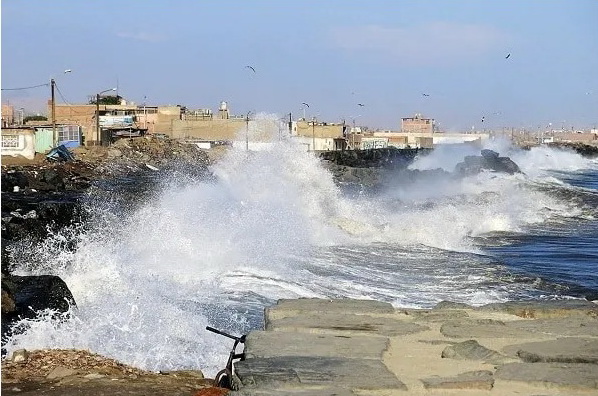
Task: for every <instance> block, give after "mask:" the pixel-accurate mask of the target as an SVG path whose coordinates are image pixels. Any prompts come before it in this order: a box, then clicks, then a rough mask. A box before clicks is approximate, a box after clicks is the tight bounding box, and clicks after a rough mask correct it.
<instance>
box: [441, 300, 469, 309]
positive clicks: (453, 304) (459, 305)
mask: <svg viewBox="0 0 598 396" xmlns="http://www.w3.org/2000/svg"><path fill="white" fill-rule="evenodd" d="M470 308H473V307H472V306H471V305H468V304H465V303H456V302H452V301H440V302H439V303H438V304H436V305H435V306H434V309H470Z"/></svg>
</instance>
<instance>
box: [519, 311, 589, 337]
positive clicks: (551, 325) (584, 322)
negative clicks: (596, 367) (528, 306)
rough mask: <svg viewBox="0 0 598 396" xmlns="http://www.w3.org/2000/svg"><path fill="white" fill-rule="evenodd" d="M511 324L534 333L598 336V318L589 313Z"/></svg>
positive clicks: (520, 321)
mask: <svg viewBox="0 0 598 396" xmlns="http://www.w3.org/2000/svg"><path fill="white" fill-rule="evenodd" d="M509 325H510V326H512V327H516V328H518V329H522V330H526V331H531V332H534V333H542V334H554V335H558V336H578V337H579V336H590V337H598V318H594V317H591V316H587V315H586V316H571V317H568V318H549V319H536V320H517V321H513V322H510V323H509Z"/></svg>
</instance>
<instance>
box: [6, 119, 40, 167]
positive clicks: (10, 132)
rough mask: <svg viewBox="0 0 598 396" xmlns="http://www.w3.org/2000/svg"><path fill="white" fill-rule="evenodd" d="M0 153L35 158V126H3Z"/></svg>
mask: <svg viewBox="0 0 598 396" xmlns="http://www.w3.org/2000/svg"><path fill="white" fill-rule="evenodd" d="M1 138H2V145H1V154H2V155H3V156H4V155H10V156H22V157H25V158H27V159H30V160H31V159H34V158H35V128H33V127H16V126H15V127H3V128H2V131H1Z"/></svg>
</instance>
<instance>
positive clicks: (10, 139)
mask: <svg viewBox="0 0 598 396" xmlns="http://www.w3.org/2000/svg"><path fill="white" fill-rule="evenodd" d="M18 147H19V135H2V148H18Z"/></svg>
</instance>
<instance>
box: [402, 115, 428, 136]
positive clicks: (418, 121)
mask: <svg viewBox="0 0 598 396" xmlns="http://www.w3.org/2000/svg"><path fill="white" fill-rule="evenodd" d="M401 132H404V133H433V132H434V120H432V119H430V118H402V119H401Z"/></svg>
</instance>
